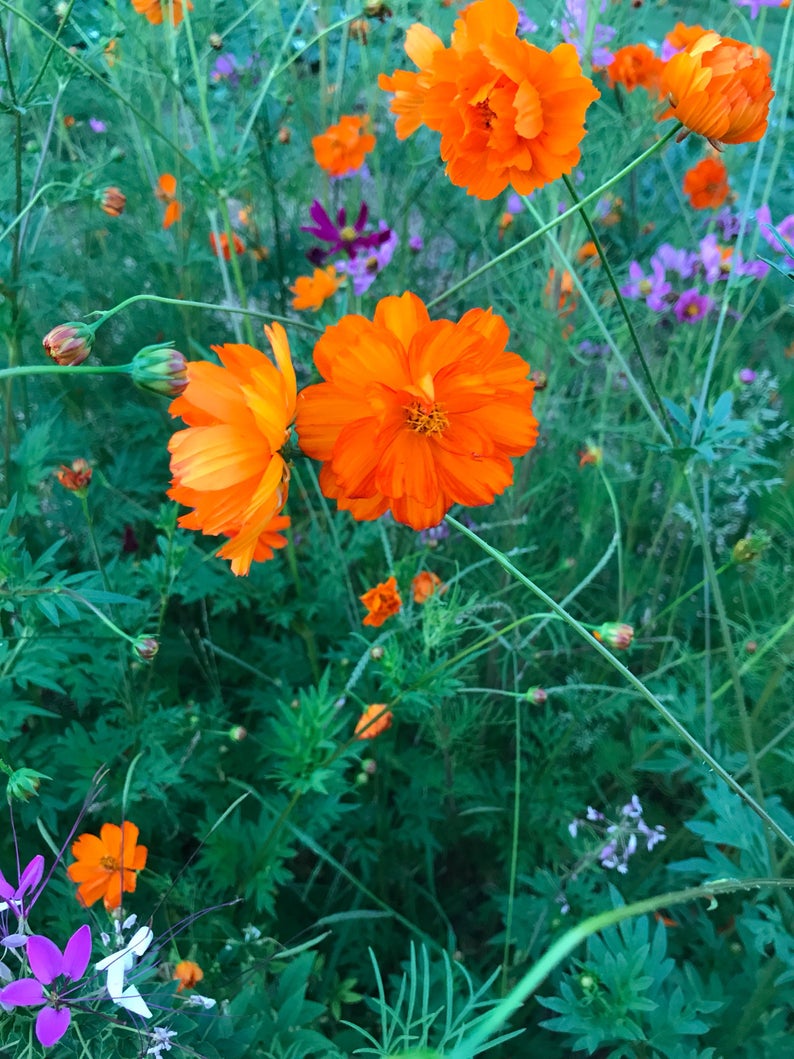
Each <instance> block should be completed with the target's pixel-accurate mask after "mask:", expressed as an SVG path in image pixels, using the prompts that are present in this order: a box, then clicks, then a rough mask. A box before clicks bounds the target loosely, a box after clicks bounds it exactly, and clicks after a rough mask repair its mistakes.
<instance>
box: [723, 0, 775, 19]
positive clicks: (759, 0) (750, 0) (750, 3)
mask: <svg viewBox="0 0 794 1059" xmlns="http://www.w3.org/2000/svg"><path fill="white" fill-rule="evenodd" d="M734 3H735V4H736V6H737V7H749V8H750V12H749V14H750V18H758V15H759V13H760V11H761V8H762V7H780V6H781V5H782V3H783V0H734Z"/></svg>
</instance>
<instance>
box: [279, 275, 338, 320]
mask: <svg viewBox="0 0 794 1059" xmlns="http://www.w3.org/2000/svg"><path fill="white" fill-rule="evenodd" d="M340 283H341V280H340V279H339V277H338V275H337V272H336V268H335V266H334V265H327V266H326V267H325V268H316V269H315V270H314V272H313V273H312V275H311V276H298V278H297V279H296V280H295V282H294V283H293V285H292V286H291V287H290V290H291V291H292V293H293V294H294V295H295V297H294V298H293V299H292V308H293V309H313V310H314V311H315V312H317V310H318V309H319V308H321V306H322V305H323V304H324V303H325V302H326V301H328V299H329V298H330V297H332V296H333V295H334V294H335V293H336V292H337V290H338V289H339V284H340Z"/></svg>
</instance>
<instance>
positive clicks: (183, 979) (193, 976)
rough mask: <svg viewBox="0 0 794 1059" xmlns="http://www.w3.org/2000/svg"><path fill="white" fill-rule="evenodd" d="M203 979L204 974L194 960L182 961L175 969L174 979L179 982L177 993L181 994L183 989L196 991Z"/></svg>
mask: <svg viewBox="0 0 794 1059" xmlns="http://www.w3.org/2000/svg"><path fill="white" fill-rule="evenodd" d="M203 977H204V972H203V971H202V969H201V968H200V967H199V965H198V964H197V963H194V962H193V960H180V961H179V963H178V964H177V965H176V967H175V968H174V978H175V979H178V981H179V985H178V986H177V987H176V991H177V993H181V992H182V990H183V989H195V987H196V985H197V983H198V982H200V981H201V980H202V978H203Z"/></svg>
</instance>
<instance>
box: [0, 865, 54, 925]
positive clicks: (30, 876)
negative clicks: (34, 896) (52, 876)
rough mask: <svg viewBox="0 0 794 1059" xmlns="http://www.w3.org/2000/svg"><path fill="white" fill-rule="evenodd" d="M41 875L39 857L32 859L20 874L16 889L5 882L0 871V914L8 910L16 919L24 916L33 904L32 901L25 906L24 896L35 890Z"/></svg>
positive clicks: (42, 866) (42, 869)
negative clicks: (0, 899)
mask: <svg viewBox="0 0 794 1059" xmlns="http://www.w3.org/2000/svg"><path fill="white" fill-rule="evenodd" d="M43 874H44V857H42V856H41V855H39V856H36V857H34V858H33V860H32V861H31V862H30V863H29V864H28V865H27V866H26V867H25V869H24V871H22V872H21V873H20V876H19V886H17V887H13V886H12V885H11V883H9V882H7V881H6V878H5V876H4V875H3V873H2V872H1V871H0V897H2V899H3V903H2V904H0V912H5V911H7V910H8V909H10V910H11V911H12V912H13V913H14V915H15V916H17V917H18V918H21V917H23V916H25V915H26V914H27V912H28V911H29V910H30V907H31V905H32V904H33V902H32V901H31V902H30V904H26V902H25V895H26V894H28V893H29V892H31V891H33V890H35V889H36V887H37V886H38V885H39V883H40V882H41V877H42V875H43Z"/></svg>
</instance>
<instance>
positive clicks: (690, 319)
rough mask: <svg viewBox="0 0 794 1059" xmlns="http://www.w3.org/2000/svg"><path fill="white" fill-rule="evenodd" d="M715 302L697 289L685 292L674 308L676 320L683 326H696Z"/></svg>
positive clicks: (692, 288) (691, 288)
mask: <svg viewBox="0 0 794 1059" xmlns="http://www.w3.org/2000/svg"><path fill="white" fill-rule="evenodd" d="M713 304H714V302H713V300H712V299H711V298H710V297H709V296H708V295H707V294H701V293H700V291H699V290H698V289H697V287H690V288H689V290H685V291H684V293H683V294H681V295H680V296H679V298H678V301H677V302H676V303H675V305H674V306H673V312H674V313H675V315H676V319H677V320H678V321H679V323H682V324H696V323H698V321H699V320H702V319H703V317H704V316H706V315H707V313H708V312H709V311H710V310H711V307H712V306H713Z"/></svg>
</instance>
